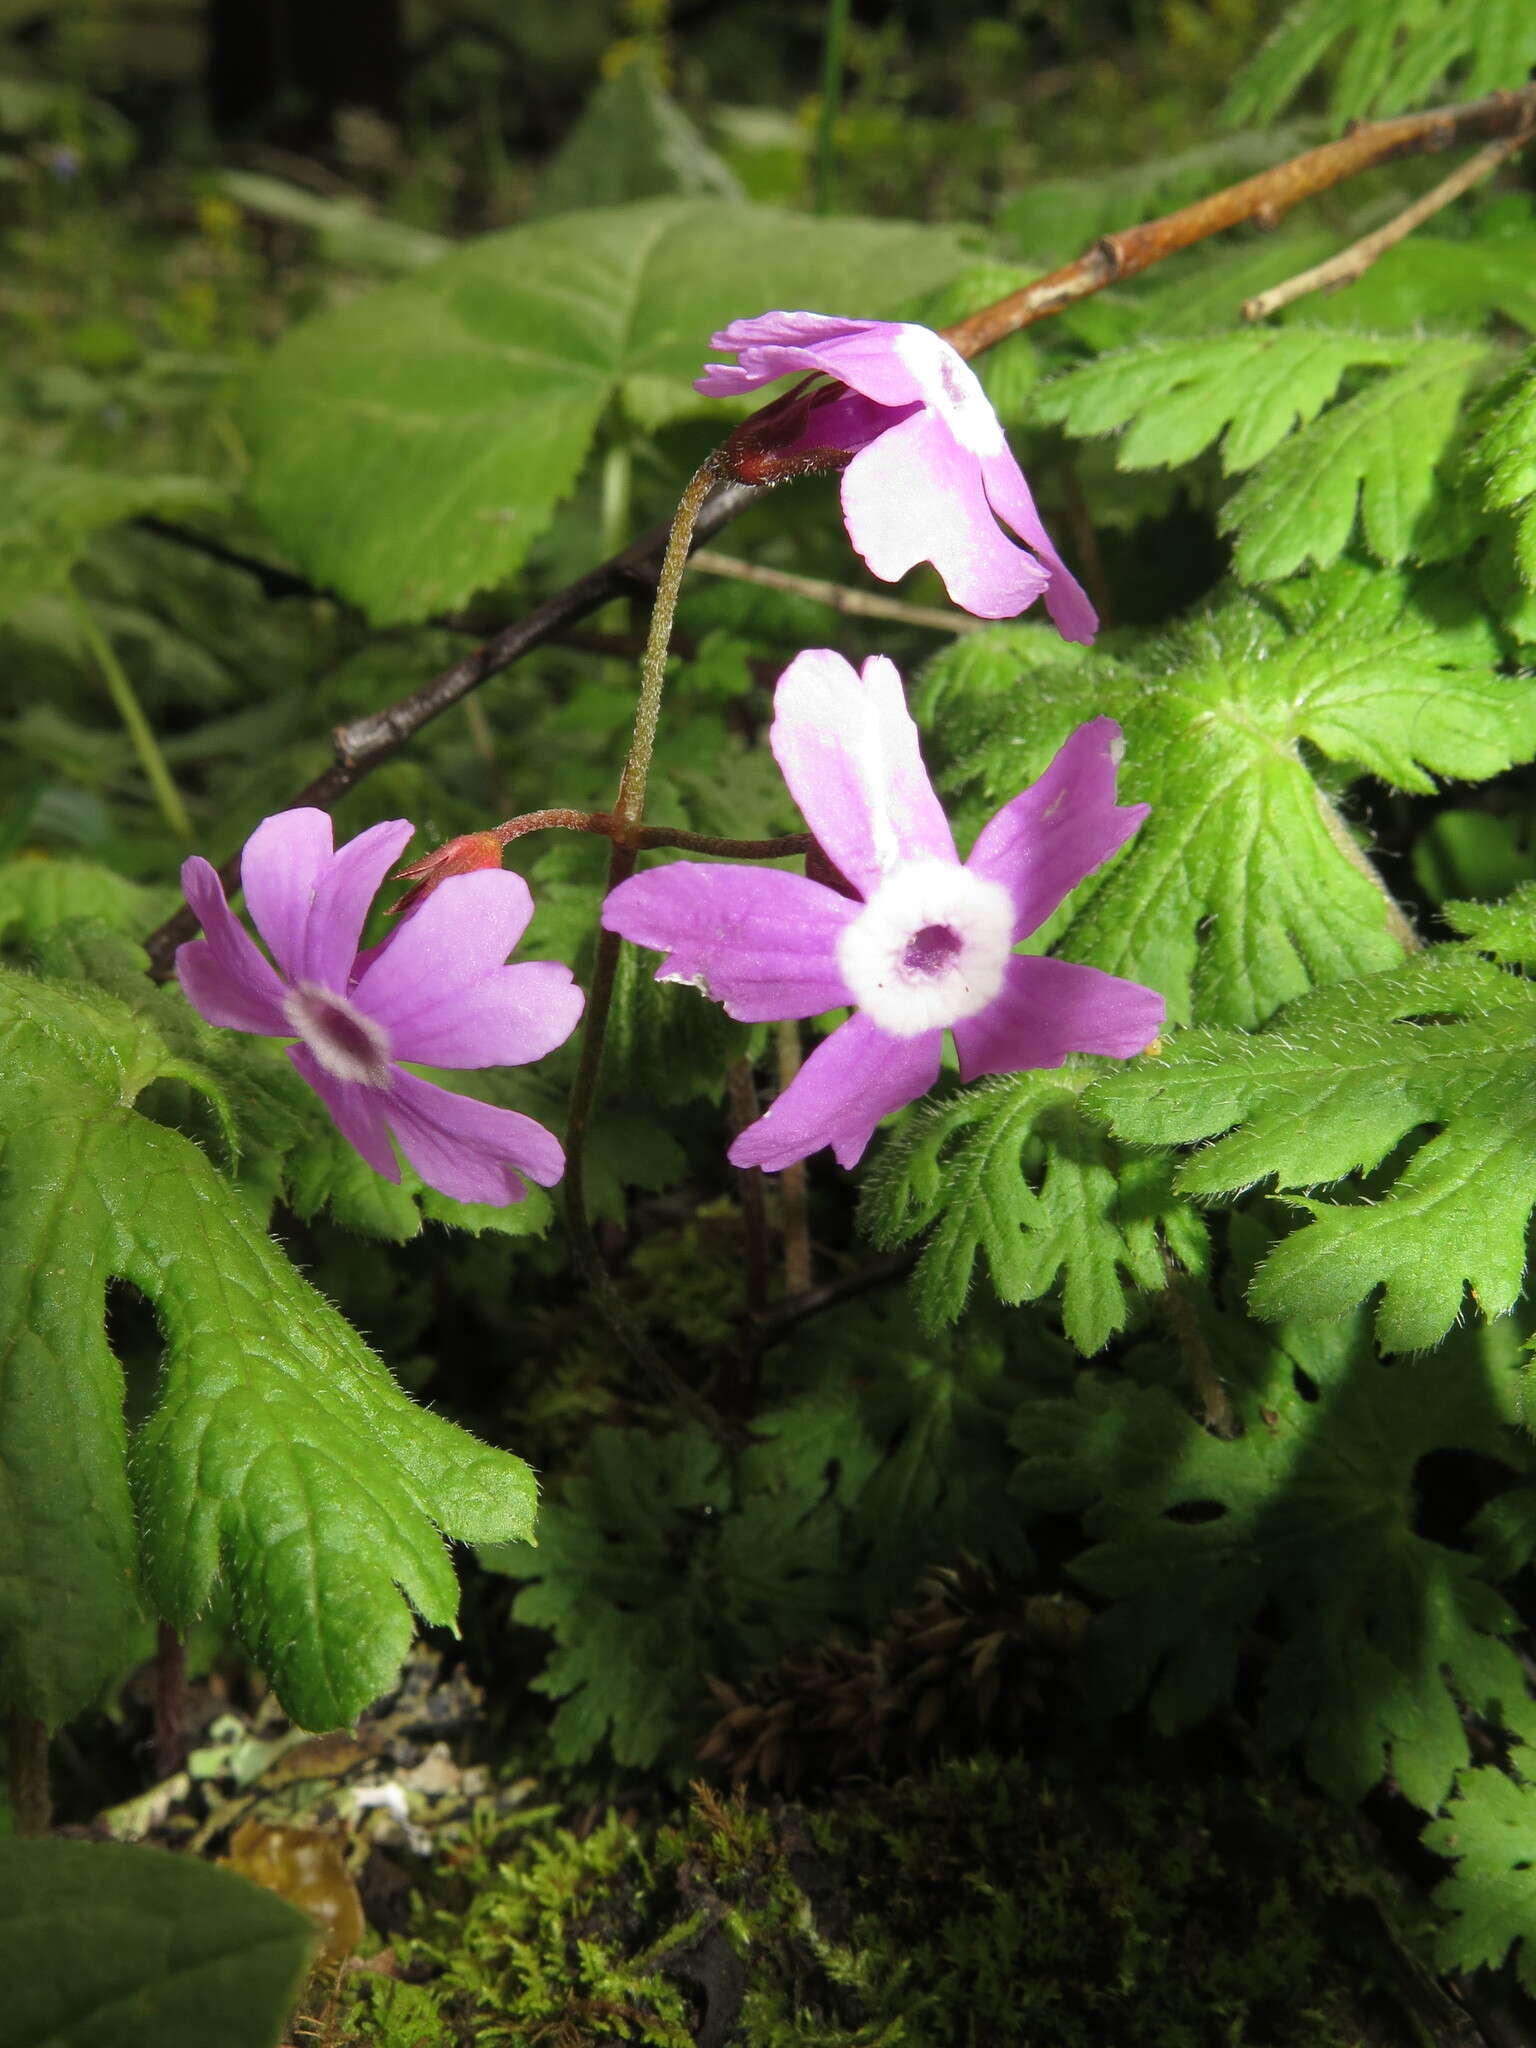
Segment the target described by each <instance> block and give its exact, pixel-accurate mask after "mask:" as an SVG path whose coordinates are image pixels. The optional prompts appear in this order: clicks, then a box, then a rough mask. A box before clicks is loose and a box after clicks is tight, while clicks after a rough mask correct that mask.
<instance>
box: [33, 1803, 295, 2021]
mask: <svg viewBox="0 0 1536 2048" xmlns="http://www.w3.org/2000/svg"><path fill="white" fill-rule="evenodd" d="M314 1945H315V1931H314V1927H313V1925H312V1923H311V1922H310V1920H309V1919H308V1917H307V1916H306V1915H305V1914H303V1913H301V1912H300V1911H299V1910H298V1908H297V1907H296V1906H291V1905H290V1904H289V1903H288V1901H287V1900H286V1899H280V1898H278V1897H277V1896H276V1894H275V1893H273V1892H269V1891H263V1890H262V1889H261V1888H260V1887H259V1886H258V1885H254V1884H250V1883H248V1882H247V1881H246V1880H245V1879H244V1878H243V1877H236V1876H235V1875H234V1873H233V1872H232V1871H228V1870H218V1869H215V1868H214V1867H213V1866H211V1865H210V1864H207V1863H203V1862H200V1861H199V1860H198V1859H197V1858H196V1857H195V1856H170V1855H166V1854H165V1853H164V1852H163V1851H162V1850H159V1849H139V1848H128V1847H126V1846H124V1845H123V1844H122V1843H118V1842H63V1841H0V1975H3V1978H4V1982H5V1985H6V1994H5V2005H6V2011H5V2026H4V2035H5V2039H6V2040H7V2041H8V2042H11V2043H13V2044H14V2048H206V2044H207V2043H209V2042H210V2041H217V2042H218V2043H219V2044H220V2048H272V2044H273V2043H274V2042H276V2041H278V2040H280V2039H281V2038H282V2035H283V2030H284V2024H285V2022H286V2020H287V2018H288V2015H289V2012H290V2010H291V2008H292V2005H293V2001H294V1999H295V1998H296V1997H297V1996H298V1993H299V1987H300V1985H301V1984H302V1982H303V1978H304V1971H305V1967H306V1965H307V1963H308V1961H309V1957H310V1954H311V1952H312V1950H313V1948H314Z"/></svg>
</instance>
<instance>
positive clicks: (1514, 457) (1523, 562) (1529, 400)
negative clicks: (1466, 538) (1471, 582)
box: [1471, 350, 1536, 584]
mask: <svg viewBox="0 0 1536 2048" xmlns="http://www.w3.org/2000/svg"><path fill="white" fill-rule="evenodd" d="M1471 459H1472V463H1473V465H1474V467H1475V468H1476V469H1478V470H1480V471H1481V472H1482V475H1483V479H1484V483H1483V498H1484V502H1485V503H1487V504H1489V505H1492V506H1496V507H1497V508H1498V509H1499V510H1501V511H1505V512H1512V513H1513V514H1514V518H1515V560H1516V562H1517V564H1518V566H1519V569H1520V573H1521V575H1522V576H1523V577H1524V579H1525V581H1526V583H1527V584H1536V350H1532V351H1531V353H1530V354H1528V355H1526V356H1523V357H1522V358H1521V360H1520V363H1519V365H1518V366H1517V367H1516V368H1515V369H1514V370H1513V371H1512V372H1511V373H1510V375H1509V376H1508V377H1507V378H1506V379H1505V380H1504V383H1503V386H1502V389H1501V390H1500V391H1499V393H1498V394H1497V396H1496V398H1495V400H1494V402H1493V404H1492V406H1491V407H1490V410H1489V412H1488V415H1487V417H1486V419H1485V420H1484V422H1483V426H1482V430H1481V432H1480V434H1479V435H1478V439H1477V443H1476V446H1475V447H1474V449H1473V451H1472V458H1471Z"/></svg>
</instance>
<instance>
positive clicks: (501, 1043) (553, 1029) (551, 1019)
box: [391, 960, 586, 1067]
mask: <svg viewBox="0 0 1536 2048" xmlns="http://www.w3.org/2000/svg"><path fill="white" fill-rule="evenodd" d="M585 1000H586V998H585V997H584V996H583V994H582V992H581V990H580V989H579V988H578V987H577V986H576V984H575V982H574V981H573V980H572V978H571V970H570V969H569V967H566V966H563V965H562V964H561V962H559V961H558V960H517V961H514V962H513V964H512V965H511V966H510V967H493V968H492V969H491V971H490V973H489V974H487V975H485V976H483V977H482V979H481V980H479V981H477V982H475V983H474V984H473V985H472V986H470V987H469V988H464V989H459V990H457V991H456V992H452V993H450V994H448V995H446V996H443V997H441V998H439V999H437V1000H436V1003H435V1007H434V1005H433V1003H432V1002H430V1001H429V1002H425V1003H423V1004H422V1005H421V1006H419V1008H418V1009H417V1011H416V1014H415V1015H414V1016H413V1017H412V1018H411V1019H410V1020H409V1022H408V1023H405V1024H402V1025H400V1026H399V1028H398V1029H393V1028H392V1029H391V1040H392V1044H393V1047H394V1054H395V1058H396V1059H399V1060H424V1061H426V1062H427V1063H428V1064H429V1065H430V1066H434V1067H525V1066H527V1065H528V1063H529V1062H530V1061H531V1060H541V1059H543V1057H544V1055H545V1054H546V1053H551V1052H553V1051H554V1049H555V1047H556V1046H557V1045H564V1043H565V1041H566V1040H567V1039H568V1038H569V1037H570V1035H571V1033H572V1032H573V1031H574V1030H575V1029H576V1026H577V1025H578V1024H579V1023H580V1022H581V1010H582V1004H583V1003H584V1002H585Z"/></svg>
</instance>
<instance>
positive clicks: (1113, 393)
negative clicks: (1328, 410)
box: [1036, 327, 1416, 476]
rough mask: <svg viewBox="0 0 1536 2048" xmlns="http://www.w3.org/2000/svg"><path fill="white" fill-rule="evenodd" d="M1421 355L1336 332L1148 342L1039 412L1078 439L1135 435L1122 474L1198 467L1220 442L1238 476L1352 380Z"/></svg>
mask: <svg viewBox="0 0 1536 2048" xmlns="http://www.w3.org/2000/svg"><path fill="white" fill-rule="evenodd" d="M1415 352H1416V351H1415V347H1414V344H1413V343H1412V342H1408V341H1399V340H1387V339H1383V338H1382V337H1380V336H1377V335H1371V334H1353V333H1349V332H1345V331H1341V330H1339V329H1336V328H1309V327H1259V328H1248V329H1242V330H1239V331H1238V332H1236V333H1232V334H1208V335H1203V336H1201V337H1199V338H1197V339H1194V340H1159V341H1146V342H1142V343H1140V344H1139V345H1137V346H1136V347H1134V348H1128V349H1121V350H1117V351H1115V352H1114V353H1112V354H1110V355H1104V356H1099V357H1097V358H1096V359H1095V360H1094V361H1092V362H1090V363H1085V364H1084V365H1083V366H1082V367H1081V368H1078V369H1074V370H1069V371H1068V372H1067V374H1066V375H1065V376H1062V377H1058V378H1056V379H1055V380H1054V381H1053V382H1052V383H1050V384H1047V385H1046V386H1045V387H1044V389H1043V390H1042V391H1041V392H1040V393H1039V394H1038V397H1037V399H1036V408H1037V410H1038V412H1039V414H1040V416H1041V418H1043V419H1048V420H1059V421H1060V422H1061V424H1062V425H1063V426H1064V427H1065V428H1066V429H1067V431H1068V432H1069V433H1071V434H1077V435H1090V434H1110V433H1118V432H1119V431H1120V430H1121V429H1122V428H1127V427H1128V428H1129V429H1130V431H1129V432H1128V433H1127V434H1126V436H1125V439H1124V441H1123V442H1122V443H1121V445H1120V447H1119V449H1118V450H1117V452H1116V458H1115V459H1116V462H1117V463H1118V465H1119V467H1120V468H1121V469H1152V468H1156V467H1158V466H1168V467H1171V466H1173V465H1175V464H1177V463H1181V462H1189V461H1191V460H1192V459H1193V458H1194V457H1195V456H1196V455H1198V454H1199V453H1200V452H1201V450H1202V449H1204V448H1208V447H1210V445H1211V444H1212V443H1213V442H1215V441H1217V440H1218V439H1220V440H1221V466H1222V468H1223V470H1224V471H1225V472H1226V473H1227V474H1228V475H1229V476H1230V475H1233V474H1235V473H1238V472H1241V471H1242V470H1245V469H1252V468H1253V466H1254V464H1255V463H1257V462H1261V461H1262V460H1263V459H1264V457H1265V456H1266V455H1268V454H1270V453H1271V451H1272V450H1273V449H1274V448H1276V447H1277V446H1278V445H1279V443H1280V442H1281V441H1283V440H1284V439H1285V437H1286V435H1287V434H1290V433H1293V432H1294V431H1295V429H1296V428H1297V427H1301V426H1305V425H1306V424H1307V422H1308V421H1309V420H1312V419H1315V418H1316V416H1317V415H1318V413H1320V412H1321V411H1322V409H1323V407H1324V406H1325V405H1328V404H1330V403H1331V402H1332V400H1333V398H1334V396H1335V395H1336V393H1337V391H1338V388H1339V384H1340V381H1341V379H1342V378H1343V376H1344V374H1345V372H1346V371H1348V370H1352V369H1359V368H1382V367H1385V366H1389V365H1396V364H1399V363H1402V362H1404V361H1405V360H1407V359H1408V358H1409V357H1411V356H1412V355H1413V354H1414V353H1415Z"/></svg>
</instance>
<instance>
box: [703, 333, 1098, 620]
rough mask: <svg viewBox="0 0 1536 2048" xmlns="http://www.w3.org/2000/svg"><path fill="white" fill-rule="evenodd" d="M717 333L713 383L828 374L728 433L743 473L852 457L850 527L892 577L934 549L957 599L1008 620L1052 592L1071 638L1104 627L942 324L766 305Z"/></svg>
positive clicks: (749, 383) (732, 386)
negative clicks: (726, 359)
mask: <svg viewBox="0 0 1536 2048" xmlns="http://www.w3.org/2000/svg"><path fill="white" fill-rule="evenodd" d="M711 345H712V346H713V347H715V348H719V349H731V350H734V351H735V354H736V357H737V361H736V363H735V365H734V366H732V365H730V364H725V363H712V364H709V365H707V366H706V368H705V371H704V374H703V376H702V377H700V378H699V379H698V380H697V382H696V384H695V387H694V388H695V389H696V390H699V391H702V392H703V393H704V394H705V395H706V397H710V398H729V397H734V396H736V395H737V394H738V393H741V392H746V391H756V390H758V389H759V388H760V387H761V386H762V385H764V384H771V383H773V381H774V380H775V379H776V378H779V377H785V376H794V375H802V376H803V375H805V374H806V373H809V374H811V375H813V376H816V375H819V376H825V377H828V378H831V379H832V380H833V381H832V382H831V383H829V384H820V385H815V386H813V387H811V388H809V389H805V390H797V391H794V392H791V393H790V394H789V395H788V396H787V397H786V398H785V399H783V400H781V401H780V402H779V404H778V405H776V406H772V407H769V408H768V409H767V411H766V412H764V413H759V414H756V415H754V416H753V418H752V419H750V420H748V421H747V422H746V423H745V424H744V426H742V427H741V428H738V430H737V432H736V434H734V435H733V436H732V437H731V439H730V440H729V441H728V442H727V444H726V446H727V449H728V450H729V451H730V454H731V457H732V459H733V468H734V469H735V472H736V473H737V474H738V475H740V476H743V477H745V478H747V479H748V480H750V481H765V480H768V479H770V478H772V477H773V476H775V475H792V474H794V473H795V471H796V470H797V469H805V468H812V467H816V466H818V458H820V459H821V460H823V461H824V462H825V464H826V465H827V466H833V465H835V464H839V463H842V462H844V461H846V463H847V466H846V468H844V470H843V479H842V499H843V518H844V521H845V523H846V525H847V528H848V538H849V539H850V540H851V541H852V542H853V545H854V547H855V548H856V549H857V550H858V552H859V553H860V554H861V555H862V556H863V557H864V560H865V561H866V562H867V563H868V565H869V567H870V569H871V570H872V571H873V573H874V574H875V575H876V576H878V577H880V578H881V579H882V581H884V582H886V583H894V582H895V581H896V580H897V579H898V578H899V577H901V576H905V575H906V573H907V571H908V570H909V569H911V568H913V567H914V566H915V565H916V564H917V563H918V562H932V564H933V566H934V567H935V568H936V569H937V570H938V572H939V574H940V576H942V577H943V579H944V587H945V588H946V590H948V592H949V594H950V596H951V598H952V599H953V600H954V602H955V603H956V604H958V605H960V606H962V607H963V608H964V609H965V610H966V611H968V612H974V613H976V615H977V616H978V617H979V618H983V619H1010V618H1012V617H1014V615H1015V614H1016V613H1018V612H1022V611H1024V610H1026V609H1027V608H1028V607H1029V606H1030V605H1032V604H1033V603H1034V601H1035V599H1036V598H1037V597H1040V596H1042V595H1043V596H1044V599H1045V608H1046V610H1047V611H1048V612H1049V613H1050V615H1051V617H1052V618H1053V619H1054V620H1055V622H1056V624H1057V626H1058V627H1059V628H1060V630H1061V632H1062V634H1063V635H1064V637H1065V638H1066V639H1068V640H1081V641H1083V642H1084V643H1087V642H1089V641H1091V640H1092V639H1093V636H1094V634H1095V633H1096V632H1097V631H1098V626H1099V621H1098V615H1097V613H1096V612H1095V611H1094V609H1093V606H1092V605H1091V604H1090V603H1089V601H1088V597H1087V594H1086V593H1085V591H1084V590H1083V588H1082V585H1081V584H1080V583H1078V581H1077V579H1076V578H1075V577H1074V576H1073V575H1072V574H1071V572H1070V570H1068V569H1067V567H1066V565H1065V564H1064V563H1063V561H1062V559H1061V557H1060V555H1058V554H1057V552H1056V549H1055V548H1054V546H1053V545H1052V543H1051V538H1050V535H1049V534H1048V533H1047V532H1046V530H1045V527H1044V526H1043V525H1042V523H1041V520H1040V514H1039V513H1038V512H1037V511H1036V510H1035V501H1034V498H1033V497H1032V496H1031V495H1030V489H1029V485H1028V484H1027V483H1026V482H1025V481H1024V472H1023V471H1022V470H1021V469H1020V468H1019V465H1018V463H1017V462H1016V461H1015V460H1014V457H1013V454H1012V452H1011V451H1010V449H1009V447H1008V443H1007V440H1006V438H1005V437H1004V434H1003V430H1002V427H1001V426H1000V425H999V424H998V419H997V415H996V413H995V412H994V411H993V410H992V406H991V403H990V402H989V400H988V398H987V395H986V393H985V392H984V391H983V390H982V388H981V384H980V382H979V380H978V379H977V376H976V373H975V371H974V370H972V369H971V367H970V365H969V364H968V363H967V362H966V360H965V358H964V357H963V356H961V355H960V354H959V353H958V352H957V351H956V350H955V349H953V348H951V347H950V345H949V343H948V342H947V341H945V340H944V339H943V338H942V337H941V336H940V335H937V334H935V333H934V332H933V330H932V329H931V328H928V327H917V326H912V325H910V324H907V323H903V322H900V321H891V320H843V319H839V318H836V317H835V316H834V315H832V314H829V313H760V314H759V315H758V316H757V317H756V318H755V319H751V320H733V321H732V322H731V324H730V326H729V327H725V328H722V329H721V331H720V332H719V333H718V334H716V335H714V336H712V337H711ZM999 521H1001V522H1002V524H1001V525H999V523H998V522H999ZM1004 526H1006V527H1009V528H1011V529H1012V531H1013V532H1014V533H1015V534H1017V535H1018V537H1019V539H1020V540H1021V541H1023V542H1024V544H1025V547H1024V548H1020V547H1016V546H1015V545H1014V543H1013V541H1011V540H1010V539H1009V538H1008V535H1007V534H1006V533H1004V531H1003V527H1004ZM1025 548H1028V549H1031V550H1033V552H1032V553H1026V552H1025Z"/></svg>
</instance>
